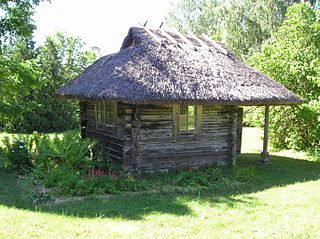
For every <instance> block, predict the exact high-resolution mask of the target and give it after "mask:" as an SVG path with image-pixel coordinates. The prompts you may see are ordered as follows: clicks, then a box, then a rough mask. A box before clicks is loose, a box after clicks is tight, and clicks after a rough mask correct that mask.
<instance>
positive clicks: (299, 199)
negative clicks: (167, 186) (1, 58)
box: [0, 129, 320, 238]
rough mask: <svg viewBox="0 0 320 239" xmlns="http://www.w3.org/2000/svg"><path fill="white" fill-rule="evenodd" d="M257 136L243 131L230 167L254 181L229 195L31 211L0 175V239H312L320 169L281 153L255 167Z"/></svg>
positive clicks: (200, 193)
mask: <svg viewBox="0 0 320 239" xmlns="http://www.w3.org/2000/svg"><path fill="white" fill-rule="evenodd" d="M261 133H262V132H261V130H256V129H245V130H244V137H243V149H242V150H243V152H244V154H243V155H241V156H240V157H239V158H238V162H237V163H238V165H240V166H242V167H254V168H255V172H256V174H257V175H259V179H258V180H257V181H256V182H253V183H251V184H249V185H247V184H246V185H241V184H239V185H238V186H237V187H232V188H224V189H203V190H196V191H195V192H171V193H168V192H166V193H164V192H155V193H150V192H149V193H139V194H124V195H112V196H110V197H105V198H104V199H97V198H94V197H92V198H88V199H85V200H84V201H77V202H68V203H63V204H55V205H54V204H51V205H40V206H39V205H38V206H33V205H32V203H31V202H30V201H29V199H28V197H26V195H25V193H24V192H22V191H21V190H20V188H19V187H18V186H17V183H16V178H15V177H14V176H12V175H11V174H8V173H6V172H4V171H0V238H319V237H320V190H319V189H320V179H319V178H320V162H316V161H314V160H312V159H311V158H308V157H307V156H306V155H305V154H302V153H296V152H293V151H284V152H277V153H271V154H272V156H271V161H272V164H270V165H259V164H257V163H256V162H257V160H258V159H259V152H260V148H262V141H261ZM0 137H1V136H0Z"/></svg>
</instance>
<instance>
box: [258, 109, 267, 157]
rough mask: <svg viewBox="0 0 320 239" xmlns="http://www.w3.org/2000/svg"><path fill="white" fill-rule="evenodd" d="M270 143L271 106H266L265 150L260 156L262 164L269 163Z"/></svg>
mask: <svg viewBox="0 0 320 239" xmlns="http://www.w3.org/2000/svg"><path fill="white" fill-rule="evenodd" d="M268 141H269V105H266V106H265V111H264V132H263V150H262V152H261V156H260V162H261V163H269V153H268Z"/></svg>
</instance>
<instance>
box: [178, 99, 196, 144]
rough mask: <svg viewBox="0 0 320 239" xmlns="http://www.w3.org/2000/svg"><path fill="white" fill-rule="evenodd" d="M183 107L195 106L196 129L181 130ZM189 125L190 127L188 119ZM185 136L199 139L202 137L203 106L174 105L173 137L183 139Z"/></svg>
mask: <svg viewBox="0 0 320 239" xmlns="http://www.w3.org/2000/svg"><path fill="white" fill-rule="evenodd" d="M181 106H183V107H185V106H187V107H188V106H194V111H195V116H194V120H195V123H194V124H195V125H194V128H192V129H181V128H180V123H181V114H180V109H181ZM187 118H188V117H187ZM187 125H188V119H187ZM183 135H194V136H195V137H198V138H199V137H201V136H202V106H201V105H173V136H174V137H175V138H181V137H183Z"/></svg>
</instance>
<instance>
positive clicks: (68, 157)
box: [33, 131, 96, 174]
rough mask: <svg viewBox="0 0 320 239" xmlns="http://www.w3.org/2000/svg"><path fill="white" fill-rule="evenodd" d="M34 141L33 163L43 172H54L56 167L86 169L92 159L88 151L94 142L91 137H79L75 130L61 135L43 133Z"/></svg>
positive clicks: (78, 170)
mask: <svg viewBox="0 0 320 239" xmlns="http://www.w3.org/2000/svg"><path fill="white" fill-rule="evenodd" d="M36 137H37V136H36ZM35 141H36V142H35V143H36V147H35V148H36V150H35V152H34V155H33V157H34V164H35V167H36V170H38V171H41V172H42V173H43V174H47V173H51V172H54V171H55V170H56V169H57V168H58V167H66V168H68V169H69V170H72V171H76V172H77V173H80V172H81V171H83V170H86V169H87V168H88V167H89V165H90V163H91V161H92V157H90V152H91V150H92V148H93V146H94V145H95V144H96V142H95V141H94V140H92V139H81V138H80V136H79V133H78V132H76V131H75V132H72V131H71V132H68V133H65V134H64V135H63V137H61V136H59V135H54V136H53V137H52V138H50V136H48V135H43V136H41V137H39V138H38V139H35Z"/></svg>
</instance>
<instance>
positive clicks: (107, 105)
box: [94, 102, 116, 127]
mask: <svg viewBox="0 0 320 239" xmlns="http://www.w3.org/2000/svg"><path fill="white" fill-rule="evenodd" d="M94 117H95V120H96V126H97V127H99V126H115V124H116V103H115V102H98V103H96V104H95V105H94Z"/></svg>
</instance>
